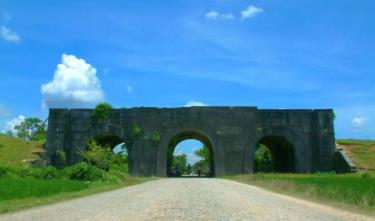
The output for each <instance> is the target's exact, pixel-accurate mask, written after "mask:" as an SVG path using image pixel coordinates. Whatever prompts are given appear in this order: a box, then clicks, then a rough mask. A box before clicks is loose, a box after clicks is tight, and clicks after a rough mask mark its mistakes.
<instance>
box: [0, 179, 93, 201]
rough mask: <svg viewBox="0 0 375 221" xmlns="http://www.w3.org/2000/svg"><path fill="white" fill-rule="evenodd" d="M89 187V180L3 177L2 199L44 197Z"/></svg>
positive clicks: (1, 181)
mask: <svg viewBox="0 0 375 221" xmlns="http://www.w3.org/2000/svg"><path fill="white" fill-rule="evenodd" d="M86 188H88V183H87V182H82V181H78V180H68V179H51V180H45V179H35V178H24V179H22V178H1V179H0V201H3V200H11V199H24V198H28V197H44V196H48V195H51V194H56V193H62V192H72V191H78V190H82V189H86Z"/></svg>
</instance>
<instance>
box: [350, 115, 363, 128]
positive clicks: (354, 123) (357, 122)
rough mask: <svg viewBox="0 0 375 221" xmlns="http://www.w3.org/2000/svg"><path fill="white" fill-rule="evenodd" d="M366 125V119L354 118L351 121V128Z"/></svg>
mask: <svg viewBox="0 0 375 221" xmlns="http://www.w3.org/2000/svg"><path fill="white" fill-rule="evenodd" d="M365 125H366V119H365V118H363V117H359V116H356V117H354V118H353V119H352V127H354V128H363V127H365Z"/></svg>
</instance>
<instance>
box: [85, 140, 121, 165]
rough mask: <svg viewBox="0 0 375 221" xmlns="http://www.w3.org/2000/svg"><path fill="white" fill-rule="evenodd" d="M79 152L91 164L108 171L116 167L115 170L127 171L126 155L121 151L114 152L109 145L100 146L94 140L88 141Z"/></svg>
mask: <svg viewBox="0 0 375 221" xmlns="http://www.w3.org/2000/svg"><path fill="white" fill-rule="evenodd" d="M79 154H80V155H81V156H82V157H83V158H84V159H85V160H86V161H87V162H88V163H89V164H90V165H93V166H97V167H98V168H100V169H102V170H105V171H109V170H110V169H113V168H116V169H117V170H123V171H125V172H127V171H128V159H127V155H126V154H123V153H121V152H120V153H117V154H115V153H114V152H113V150H112V148H110V147H109V146H101V145H99V144H97V143H96V142H95V141H90V142H89V143H88V146H87V149H86V150H85V151H80V152H79Z"/></svg>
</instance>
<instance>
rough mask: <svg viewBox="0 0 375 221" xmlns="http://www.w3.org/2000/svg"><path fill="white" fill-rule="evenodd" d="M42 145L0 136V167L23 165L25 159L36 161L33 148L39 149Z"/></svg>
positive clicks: (38, 142)
mask: <svg viewBox="0 0 375 221" xmlns="http://www.w3.org/2000/svg"><path fill="white" fill-rule="evenodd" d="M42 143H43V141H24V140H22V139H20V138H16V137H12V136H7V135H2V134H0V165H25V164H27V161H25V160H27V159H30V158H32V159H38V156H36V155H34V154H33V153H32V151H33V148H34V147H41V146H42Z"/></svg>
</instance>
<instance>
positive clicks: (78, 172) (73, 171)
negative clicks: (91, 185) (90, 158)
mask: <svg viewBox="0 0 375 221" xmlns="http://www.w3.org/2000/svg"><path fill="white" fill-rule="evenodd" d="M66 170H67V171H66V174H67V176H68V177H69V178H70V179H73V180H86V181H100V180H106V178H107V177H106V173H105V171H103V170H101V169H100V168H98V167H96V166H92V165H89V164H87V163H84V162H82V163H78V164H75V165H73V166H71V167H68V168H66Z"/></svg>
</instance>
